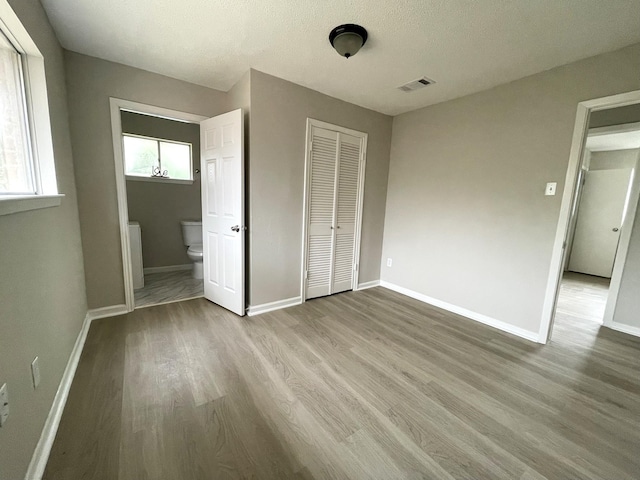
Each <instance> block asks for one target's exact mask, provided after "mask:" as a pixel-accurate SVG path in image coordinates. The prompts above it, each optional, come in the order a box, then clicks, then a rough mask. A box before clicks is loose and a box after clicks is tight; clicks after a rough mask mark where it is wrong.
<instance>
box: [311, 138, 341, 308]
mask: <svg viewBox="0 0 640 480" xmlns="http://www.w3.org/2000/svg"><path fill="white" fill-rule="evenodd" d="M311 141H312V147H311V155H310V164H309V168H310V172H309V193H308V197H309V198H308V201H309V210H308V212H309V213H308V218H309V220H308V227H307V291H306V297H307V298H315V297H322V296H324V295H329V294H331V278H332V273H333V272H332V266H333V265H332V262H331V259H332V258H333V230H334V227H333V217H334V208H335V183H336V161H337V152H338V150H337V147H338V133H337V132H332V131H331V130H325V129H323V128H315V127H314V128H313V130H312V134H311Z"/></svg>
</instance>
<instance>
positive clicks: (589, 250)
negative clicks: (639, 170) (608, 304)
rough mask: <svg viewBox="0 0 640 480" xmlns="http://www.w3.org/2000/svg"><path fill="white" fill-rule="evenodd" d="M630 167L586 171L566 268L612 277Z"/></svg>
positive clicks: (629, 177)
mask: <svg viewBox="0 0 640 480" xmlns="http://www.w3.org/2000/svg"><path fill="white" fill-rule="evenodd" d="M631 172H632V170H631V169H617V170H592V171H589V172H586V174H585V184H584V187H583V189H582V196H581V198H580V206H579V209H578V220H577V222H576V230H575V236H574V239H573V246H572V248H571V258H570V260H569V270H570V271H572V272H579V273H586V274H588V275H597V276H599V277H607V278H611V271H612V269H613V262H614V259H615V255H616V250H617V249H618V241H619V239H620V227H621V226H622V220H623V218H622V215H623V212H624V208H625V202H626V199H627V194H628V190H629V181H630V179H631Z"/></svg>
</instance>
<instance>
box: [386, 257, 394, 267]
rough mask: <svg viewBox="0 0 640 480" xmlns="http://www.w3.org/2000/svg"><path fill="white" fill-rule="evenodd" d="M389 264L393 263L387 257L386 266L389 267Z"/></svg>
mask: <svg viewBox="0 0 640 480" xmlns="http://www.w3.org/2000/svg"><path fill="white" fill-rule="evenodd" d="M391 265H393V260H391V259H390V258H387V267H390V266H391Z"/></svg>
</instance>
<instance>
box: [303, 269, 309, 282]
mask: <svg viewBox="0 0 640 480" xmlns="http://www.w3.org/2000/svg"><path fill="white" fill-rule="evenodd" d="M304 279H305V280H309V270H305V271H304Z"/></svg>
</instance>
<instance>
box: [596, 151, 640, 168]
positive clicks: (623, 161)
mask: <svg viewBox="0 0 640 480" xmlns="http://www.w3.org/2000/svg"><path fill="white" fill-rule="evenodd" d="M637 159H638V149H637V148H635V149H630V150H611V151H607V152H591V158H590V159H589V170H616V169H619V168H635V166H636V160H637Z"/></svg>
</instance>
